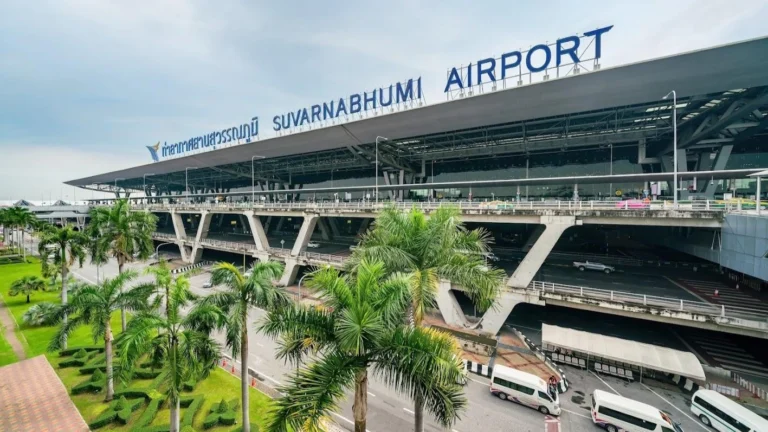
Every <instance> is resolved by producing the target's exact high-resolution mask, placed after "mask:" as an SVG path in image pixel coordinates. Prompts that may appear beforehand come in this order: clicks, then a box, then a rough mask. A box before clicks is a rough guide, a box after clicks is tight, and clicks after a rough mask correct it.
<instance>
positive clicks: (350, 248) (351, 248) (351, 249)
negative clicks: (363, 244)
mask: <svg viewBox="0 0 768 432" xmlns="http://www.w3.org/2000/svg"><path fill="white" fill-rule="evenodd" d="M355 249H357V245H352V246H350V247H349V250H350V251H354V250H355Z"/></svg>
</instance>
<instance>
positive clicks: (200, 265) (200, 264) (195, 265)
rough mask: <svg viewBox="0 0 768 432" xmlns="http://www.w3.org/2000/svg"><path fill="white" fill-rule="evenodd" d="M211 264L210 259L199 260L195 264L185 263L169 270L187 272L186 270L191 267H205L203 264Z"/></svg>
mask: <svg viewBox="0 0 768 432" xmlns="http://www.w3.org/2000/svg"><path fill="white" fill-rule="evenodd" d="M211 264H212V263H211V262H210V261H200V262H199V263H197V264H189V265H185V266H183V267H179V268H177V269H173V270H171V273H172V274H179V273H184V272H188V271H190V270H192V269H196V268H201V267H205V266H208V265H211Z"/></svg>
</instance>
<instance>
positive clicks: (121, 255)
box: [88, 199, 157, 331]
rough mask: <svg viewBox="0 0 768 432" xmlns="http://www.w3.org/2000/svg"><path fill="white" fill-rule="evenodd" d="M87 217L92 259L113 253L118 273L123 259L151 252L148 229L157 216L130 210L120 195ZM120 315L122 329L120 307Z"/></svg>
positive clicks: (124, 322) (150, 233)
mask: <svg viewBox="0 0 768 432" xmlns="http://www.w3.org/2000/svg"><path fill="white" fill-rule="evenodd" d="M90 217H91V222H90V224H89V225H88V230H89V236H90V237H91V238H93V239H95V241H94V242H92V243H91V247H90V249H91V250H90V252H91V257H93V259H94V260H95V261H94V262H97V263H98V262H102V260H103V259H104V258H105V257H106V256H113V257H115V259H116V260H117V270H118V273H122V272H123V267H124V266H125V263H127V262H131V261H133V260H134V258H138V259H140V260H146V259H147V258H149V256H150V255H152V252H153V251H154V249H153V248H154V245H153V243H152V233H153V232H154V231H155V229H156V227H157V216H155V215H153V214H152V213H149V212H145V211H131V204H130V203H129V202H128V200H125V199H122V200H117V201H115V203H114V205H113V206H112V207H109V208H107V207H94V208H92V209H91V211H90ZM120 316H121V323H122V328H123V331H125V327H126V319H125V311H124V310H123V311H121V312H120Z"/></svg>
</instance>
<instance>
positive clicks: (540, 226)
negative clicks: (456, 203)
mask: <svg viewBox="0 0 768 432" xmlns="http://www.w3.org/2000/svg"><path fill="white" fill-rule="evenodd" d="M152 211H154V212H155V213H157V214H158V215H159V217H160V224H159V225H160V227H161V228H160V229H161V232H158V233H156V239H157V240H161V241H169V242H172V243H174V244H176V245H177V246H178V247H179V251H180V252H181V256H182V259H183V260H184V261H185V262H188V263H194V262H197V261H199V260H200V259H201V257H202V252H203V250H205V249H210V250H218V251H224V252H230V253H237V254H243V255H247V256H249V257H252V258H254V259H258V260H261V261H267V260H280V261H283V262H284V263H285V272H284V274H283V276H282V277H281V279H280V284H281V285H286V286H287V285H291V284H293V283H295V282H296V277H297V275H298V274H299V271H300V269H301V268H302V267H307V266H316V265H333V266H336V267H339V268H341V267H342V266H343V263H344V260H345V258H346V255H348V254H349V246H351V245H353V244H355V243H356V242H357V238H358V237H359V235H361V234H363V233H364V232H365V231H366V230H367V229H368V227H369V226H370V224H371V222H372V221H373V220H374V218H375V216H376V214H375V212H374V211H370V210H360V211H352V210H350V209H322V210H318V209H315V210H313V211H310V210H307V209H305V210H296V209H246V210H243V209H236V208H218V209H213V208H210V209H199V210H195V209H192V208H168V209H158V208H154V209H152ZM463 213H464V215H463V218H464V220H465V221H467V222H470V223H496V224H499V223H501V224H505V223H506V224H535V225H536V227H535V229H534V230H533V232H532V233H531V235H530V237H529V238H528V239H527V241H526V243H525V245H524V247H523V251H524V252H525V255H524V256H523V258H522V260H521V262H520V264H519V265H518V266H517V268H516V269H515V270H514V272H512V274H511V275H510V276H509V278H508V279H507V281H506V283H505V285H506V286H505V289H503V292H502V296H501V298H500V299H499V301H498V303H497V304H496V305H495V307H494V308H493V309H491V310H489V311H487V312H486V313H485V315H484V316H483V317H482V320H481V321H480V323H479V324H472V323H470V322H469V321H468V320H467V317H466V316H465V315H464V313H463V311H462V309H461V307H460V306H459V304H458V302H457V300H456V297H455V294H454V291H453V290H454V289H459V290H461V287H452V286H451V284H450V282H448V281H443V282H442V283H441V285H440V289H439V290H438V295H437V304H438V308H439V310H440V312H441V314H442V316H443V319H444V320H445V321H446V323H447V324H449V325H452V326H457V327H466V328H471V327H478V326H479V328H480V329H481V330H482V331H484V332H487V333H490V334H496V333H498V332H499V330H500V329H501V327H502V326H503V325H504V322H505V321H506V319H507V318H508V316H509V315H510V313H511V312H512V310H513V309H514V307H515V306H516V305H517V304H520V303H532V304H538V305H547V304H551V305H560V306H565V307H572V308H578V309H586V310H591V311H595V312H602V313H610V314H615V315H622V316H628V317H635V318H641V319H647V320H654V321H661V322H668V323H674V324H679V325H688V326H692V327H697V328H704V329H710V330H719V331H726V332H731V333H736V334H742V335H749V336H758V337H768V325H762V326H761V325H753V323H751V322H748V321H749V320H746V321H745V320H740V319H734V318H733V317H725V316H718V314H717V313H716V312H717V311H715V312H713V313H710V312H707V313H701V311H699V312H695V313H691V312H690V311H676V310H674V309H675V308H668V307H649V306H648V305H642V304H640V305H632V304H629V303H627V302H626V301H624V302H616V301H610V300H612V299H610V300H606V299H595V298H590V297H589V296H587V297H580V296H579V295H565V296H564V295H559V296H558V295H554V293H553V294H548V293H546V292H542V290H541V289H540V288H538V289H537V288H532V286H533V285H535V284H534V283H533V280H534V277H535V275H536V274H537V272H538V271H539V269H540V268H541V267H542V265H543V264H544V261H545V260H547V257H548V256H549V255H550V252H551V251H552V249H553V248H554V246H555V244H556V243H557V242H558V240H559V239H560V238H561V237H562V236H563V234H564V233H566V232H567V230H568V229H569V228H571V227H574V226H578V225H584V224H605V225H611V224H619V223H622V224H623V225H634V226H657V227H667V226H682V227H686V226H688V227H717V226H719V225H720V224H721V223H722V222H721V221H722V214H720V213H716V212H698V213H695V214H693V213H692V212H685V211H676V212H668V211H665V212H664V215H663V216H661V215H659V214H658V212H656V213H654V212H651V211H647V210H646V211H643V210H638V211H630V212H621V211H609V210H598V211H592V210H584V209H581V210H578V209H576V210H575V209H571V210H567V209H560V210H540V209H539V210H536V209H529V210H524V209H523V210H517V211H515V212H514V213H512V212H504V211H498V210H477V209H475V210H470V211H463ZM675 224H676V225H675ZM310 243H320V244H322V245H323V247H326V246H325V245H328V244H334V245H335V248H336V250H335V251H329V250H318V249H315V248H308V246H309V244H310ZM348 245H349V246H348ZM544 291H546V290H544ZM745 323H746V324H745ZM764 324H765V323H764Z"/></svg>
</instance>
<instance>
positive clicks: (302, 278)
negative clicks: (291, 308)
mask: <svg viewBox="0 0 768 432" xmlns="http://www.w3.org/2000/svg"><path fill="white" fill-rule="evenodd" d="M309 275H310V273H305V274H304V276H302V277H301V279H299V302H301V281H303V280H304V278H305V277H307V276H309Z"/></svg>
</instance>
